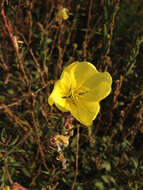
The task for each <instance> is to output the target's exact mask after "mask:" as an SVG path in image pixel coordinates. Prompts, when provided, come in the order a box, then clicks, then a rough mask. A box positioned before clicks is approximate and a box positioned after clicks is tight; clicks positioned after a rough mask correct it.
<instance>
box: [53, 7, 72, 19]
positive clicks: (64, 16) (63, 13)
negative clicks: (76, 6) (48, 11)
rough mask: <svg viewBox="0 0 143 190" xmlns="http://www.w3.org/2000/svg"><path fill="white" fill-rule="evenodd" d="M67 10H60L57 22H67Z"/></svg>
mask: <svg viewBox="0 0 143 190" xmlns="http://www.w3.org/2000/svg"><path fill="white" fill-rule="evenodd" d="M68 14H69V10H68V9H67V8H61V9H60V10H59V12H58V14H57V17H56V19H57V20H67V19H68V18H69V15H68Z"/></svg>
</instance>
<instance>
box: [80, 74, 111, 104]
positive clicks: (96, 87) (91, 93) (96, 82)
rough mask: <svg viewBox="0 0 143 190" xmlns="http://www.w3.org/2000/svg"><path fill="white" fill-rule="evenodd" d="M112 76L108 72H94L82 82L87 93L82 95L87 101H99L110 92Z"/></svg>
mask: <svg viewBox="0 0 143 190" xmlns="http://www.w3.org/2000/svg"><path fill="white" fill-rule="evenodd" d="M111 85H112V78H111V76H110V74H109V73H108V72H104V73H102V72H96V74H95V75H93V76H92V77H90V78H89V79H88V80H87V81H86V82H85V83H84V84H83V88H84V89H86V91H87V93H85V95H84V96H83V98H84V100H87V101H98V102H99V101H101V100H102V99H104V98H105V97H106V96H108V95H109V94H110V92H111Z"/></svg>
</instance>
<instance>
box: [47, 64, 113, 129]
mask: <svg viewBox="0 0 143 190" xmlns="http://www.w3.org/2000/svg"><path fill="white" fill-rule="evenodd" d="M111 85H112V78H111V76H110V74H109V73H108V72H99V71H97V69H96V67H95V66H94V65H93V64H91V63H89V62H74V63H72V64H70V65H69V66H67V67H65V68H64V70H63V72H62V74H61V77H60V79H59V80H58V81H57V82H56V83H55V85H54V89H53V91H52V93H51V95H50V96H49V98H48V102H49V104H50V105H51V106H52V105H53V104H55V105H56V107H57V108H58V109H59V110H61V111H63V112H68V111H69V112H70V113H71V114H72V115H73V116H74V117H75V118H76V119H77V120H78V121H79V122H80V123H82V124H83V125H85V126H91V125H92V123H93V120H94V119H95V118H96V116H97V114H98V113H99V110H100V101H101V100H102V99H104V98H105V97H107V96H108V95H109V94H110V92H111Z"/></svg>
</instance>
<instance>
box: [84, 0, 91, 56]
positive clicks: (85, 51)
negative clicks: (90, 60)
mask: <svg viewBox="0 0 143 190" xmlns="http://www.w3.org/2000/svg"><path fill="white" fill-rule="evenodd" d="M91 9H92V0H90V4H89V11H88V21H87V28H86V32H85V37H84V42H83V57H84V59H85V58H86V57H87V44H88V42H87V41H88V30H89V25H90V20H91Z"/></svg>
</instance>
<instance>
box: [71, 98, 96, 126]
mask: <svg viewBox="0 0 143 190" xmlns="http://www.w3.org/2000/svg"><path fill="white" fill-rule="evenodd" d="M99 110H100V105H99V103H98V102H85V101H81V100H79V101H78V103H77V104H71V107H70V112H71V114H72V115H73V116H74V117H75V118H76V119H77V120H78V121H79V122H80V123H82V124H83V125H85V126H91V125H92V123H93V120H94V119H95V118H96V116H97V114H98V112H99Z"/></svg>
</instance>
